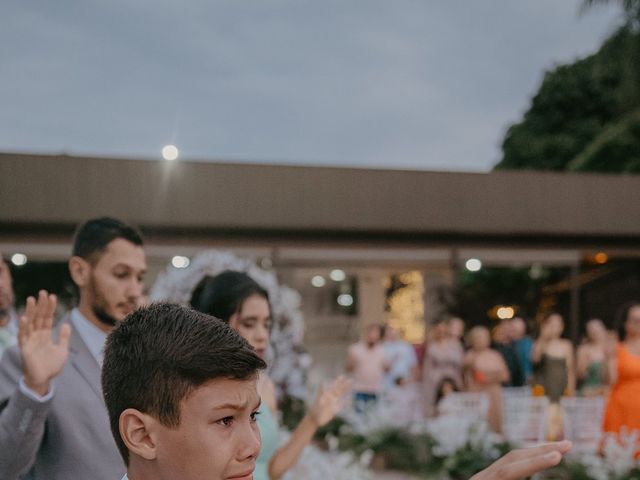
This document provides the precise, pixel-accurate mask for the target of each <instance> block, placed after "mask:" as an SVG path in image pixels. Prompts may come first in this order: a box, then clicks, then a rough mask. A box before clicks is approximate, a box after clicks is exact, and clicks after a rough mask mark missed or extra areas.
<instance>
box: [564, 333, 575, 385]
mask: <svg viewBox="0 0 640 480" xmlns="http://www.w3.org/2000/svg"><path fill="white" fill-rule="evenodd" d="M565 342H566V344H565V345H566V349H567V353H566V355H567V376H568V379H567V380H568V382H567V390H568V392H567V393H568V394H569V395H574V394H575V392H576V363H575V359H574V355H573V344H572V343H571V342H570V341H569V340H565Z"/></svg>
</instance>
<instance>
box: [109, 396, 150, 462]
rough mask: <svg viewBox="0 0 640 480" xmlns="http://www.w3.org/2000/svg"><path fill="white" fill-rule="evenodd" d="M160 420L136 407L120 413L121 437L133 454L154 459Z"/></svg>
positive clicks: (146, 458)
mask: <svg viewBox="0 0 640 480" xmlns="http://www.w3.org/2000/svg"><path fill="white" fill-rule="evenodd" d="M158 423H159V422H158V421H157V420H156V419H155V418H153V417H151V416H150V415H147V414H146V413H142V412H140V411H139V410H136V409H135V408H127V409H126V410H125V411H124V412H122V413H121V414H120V421H119V422H118V426H119V429H120V437H121V438H122V441H123V442H124V444H125V445H126V446H127V449H128V450H129V453H130V454H131V455H137V456H138V457H142V458H144V459H145V460H153V459H155V458H156V453H157V443H156V440H157V437H156V435H157V428H158Z"/></svg>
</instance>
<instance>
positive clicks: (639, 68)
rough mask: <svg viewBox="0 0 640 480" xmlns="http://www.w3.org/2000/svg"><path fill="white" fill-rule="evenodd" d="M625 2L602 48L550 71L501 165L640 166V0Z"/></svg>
mask: <svg viewBox="0 0 640 480" xmlns="http://www.w3.org/2000/svg"><path fill="white" fill-rule="evenodd" d="M597 3H609V2H606V1H604V0H589V1H587V2H585V5H586V6H590V5H593V4H597ZM620 3H622V6H623V8H624V11H625V14H626V19H627V20H626V23H625V25H624V26H622V27H621V28H620V29H619V30H618V31H616V32H615V33H614V34H613V35H611V36H610V37H609V38H608V39H607V40H606V41H605V42H604V44H603V45H602V46H601V48H600V49H599V50H598V51H597V52H596V53H594V54H593V55H590V56H588V57H586V58H582V59H579V60H577V61H575V62H574V63H572V64H567V65H559V66H557V67H555V68H554V69H552V70H550V71H548V72H547V73H546V74H545V76H544V79H543V82H542V85H541V86H540V88H539V90H538V92H537V93H536V94H535V95H534V96H533V99H532V101H531V105H530V107H529V110H528V111H527V112H526V113H525V114H524V118H523V119H522V121H520V122H519V123H516V124H514V125H512V126H511V127H510V128H509V129H508V130H507V133H506V135H505V138H504V140H503V143H502V152H503V157H502V160H501V161H500V162H499V163H498V164H497V165H496V167H495V168H496V169H535V170H556V171H559V170H565V171H598V172H640V33H639V32H638V30H639V27H640V0H621V1H620Z"/></svg>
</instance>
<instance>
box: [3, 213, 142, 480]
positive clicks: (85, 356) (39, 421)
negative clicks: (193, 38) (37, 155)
mask: <svg viewBox="0 0 640 480" xmlns="http://www.w3.org/2000/svg"><path fill="white" fill-rule="evenodd" d="M145 270H146V262H145V255H144V251H143V248H142V238H141V236H140V234H139V233H138V232H137V230H135V229H134V228H132V227H131V226H129V225H127V224H125V223H123V222H121V221H119V220H116V219H112V218H98V219H93V220H89V221H88V222H86V223H84V224H83V225H81V226H80V227H79V228H78V230H77V231H76V234H75V237H74V242H73V253H72V257H71V259H70V260H69V271H70V273H71V278H72V279H73V281H74V283H75V284H76V285H77V286H78V289H79V292H80V299H79V303H78V306H77V308H74V309H73V310H72V311H71V312H70V313H69V315H68V316H67V317H65V318H64V319H63V320H62V321H61V322H60V325H59V326H58V327H56V328H54V327H53V314H54V311H55V307H56V298H55V296H53V295H48V294H47V292H45V291H41V292H40V293H39V295H38V300H37V301H36V299H34V298H33V297H30V298H29V299H28V300H27V306H26V311H25V314H24V316H23V317H22V318H21V319H20V328H19V332H18V345H17V346H14V347H11V348H10V349H8V350H7V352H6V353H5V355H4V357H3V359H2V362H1V363H0V409H1V413H0V479H1V480H14V479H18V478H29V479H33V480H44V479H47V480H63V479H65V480H66V479H80V478H91V479H93V480H113V479H114V478H115V479H118V478H120V477H122V475H123V474H124V472H125V467H124V464H123V462H122V459H121V458H120V456H119V455H118V450H117V448H116V446H115V445H114V442H113V439H112V438H111V433H110V429H109V418H108V416H107V412H106V410H105V408H104V403H103V400H102V391H101V387H100V368H101V365H102V360H103V348H104V343H105V340H106V337H107V334H108V333H109V332H110V331H111V330H112V329H113V327H114V326H115V325H117V324H118V323H119V322H120V321H121V320H122V319H124V317H125V316H126V315H128V314H129V313H131V312H132V311H133V310H135V308H136V307H137V305H138V303H139V301H140V297H141V295H142V290H143V284H142V279H143V275H144V273H145Z"/></svg>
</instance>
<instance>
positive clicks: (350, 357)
mask: <svg viewBox="0 0 640 480" xmlns="http://www.w3.org/2000/svg"><path fill="white" fill-rule="evenodd" d="M344 368H345V370H346V371H347V372H348V373H351V372H353V370H354V369H355V368H356V360H355V358H354V354H353V345H352V346H350V347H349V350H348V352H347V363H346V365H345V367H344Z"/></svg>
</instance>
